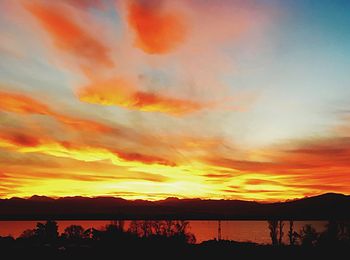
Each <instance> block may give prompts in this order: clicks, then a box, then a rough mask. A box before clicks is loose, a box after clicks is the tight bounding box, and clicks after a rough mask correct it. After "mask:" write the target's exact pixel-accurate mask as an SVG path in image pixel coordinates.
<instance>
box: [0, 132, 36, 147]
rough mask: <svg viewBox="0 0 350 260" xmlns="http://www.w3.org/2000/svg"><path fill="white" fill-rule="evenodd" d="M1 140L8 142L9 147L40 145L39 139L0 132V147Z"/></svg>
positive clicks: (20, 134) (15, 133)
mask: <svg viewBox="0 0 350 260" xmlns="http://www.w3.org/2000/svg"><path fill="white" fill-rule="evenodd" d="M1 140H2V141H3V142H4V141H5V142H8V144H10V145H14V146H19V147H37V146H39V145H40V144H41V141H40V139H39V138H37V137H35V136H30V135H26V134H22V133H17V132H14V133H7V132H3V131H2V132H0V145H1Z"/></svg>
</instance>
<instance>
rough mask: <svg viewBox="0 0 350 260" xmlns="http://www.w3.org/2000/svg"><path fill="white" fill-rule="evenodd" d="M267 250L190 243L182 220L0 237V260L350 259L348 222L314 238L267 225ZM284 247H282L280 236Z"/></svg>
mask: <svg viewBox="0 0 350 260" xmlns="http://www.w3.org/2000/svg"><path fill="white" fill-rule="evenodd" d="M267 224H268V225H267V227H268V229H269V231H270V236H271V243H272V245H260V244H255V243H249V242H246V243H242V242H235V241H228V240H209V241H205V242H202V243H201V244H196V243H195V242H196V238H195V236H194V235H193V234H192V233H190V232H189V231H188V230H189V229H188V227H189V222H188V221H183V220H164V221H158V220H154V221H150V220H145V221H136V220H135V221H132V222H131V224H130V227H129V228H128V229H126V228H125V226H124V221H121V220H117V221H112V222H111V224H109V225H106V226H105V227H103V228H102V229H94V228H88V229H84V228H83V227H82V226H79V225H71V226H69V227H67V228H66V229H65V230H64V232H63V233H62V234H59V233H58V224H57V222H56V221H46V222H38V223H37V225H36V228H35V229H28V230H24V231H23V233H22V234H21V235H20V236H19V237H18V238H16V239H15V238H13V237H0V253H1V254H0V256H1V259H350V222H349V221H334V220H332V221H329V222H328V224H327V225H326V230H325V231H324V232H322V233H317V232H316V230H315V229H314V228H313V227H312V226H311V225H305V226H304V227H303V228H302V230H300V231H299V232H297V231H295V230H294V225H293V221H289V228H288V229H287V227H288V225H286V224H287V222H286V221H282V220H269V221H267ZM284 235H286V236H287V237H288V239H289V245H285V244H283V243H282V241H283V236H284Z"/></svg>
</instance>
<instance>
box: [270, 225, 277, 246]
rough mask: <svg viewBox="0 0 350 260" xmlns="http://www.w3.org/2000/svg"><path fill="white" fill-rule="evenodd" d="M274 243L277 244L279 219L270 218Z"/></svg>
mask: <svg viewBox="0 0 350 260" xmlns="http://www.w3.org/2000/svg"><path fill="white" fill-rule="evenodd" d="M268 225H269V230H270V237H271V242H272V245H277V243H278V240H277V233H278V220H268Z"/></svg>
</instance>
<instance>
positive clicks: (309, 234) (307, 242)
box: [300, 224, 319, 246]
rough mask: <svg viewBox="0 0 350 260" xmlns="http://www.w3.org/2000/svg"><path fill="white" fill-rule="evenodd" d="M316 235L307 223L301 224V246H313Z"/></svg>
mask: <svg viewBox="0 0 350 260" xmlns="http://www.w3.org/2000/svg"><path fill="white" fill-rule="evenodd" d="M318 237H319V235H318V233H317V232H316V230H315V229H314V228H313V227H312V226H311V225H309V224H307V225H305V226H303V228H302V230H301V231H300V239H301V244H302V245H303V246H315V245H316V243H317V240H318Z"/></svg>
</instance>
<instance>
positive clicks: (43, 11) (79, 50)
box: [25, 3, 113, 67]
mask: <svg viewBox="0 0 350 260" xmlns="http://www.w3.org/2000/svg"><path fill="white" fill-rule="evenodd" d="M25 7H26V8H27V10H29V11H30V13H31V14H33V15H34V16H35V17H36V18H37V20H38V21H39V22H40V24H41V25H42V26H43V27H44V28H45V29H46V31H47V32H48V33H49V35H50V36H51V37H52V39H53V41H54V43H55V45H56V47H58V48H60V49H62V50H64V51H66V52H68V53H70V54H71V55H72V56H74V57H76V58H77V59H81V58H82V59H83V60H84V61H85V62H88V63H89V64H90V65H93V66H104V67H112V66H113V61H112V59H111V58H110V57H109V52H110V50H109V49H108V48H107V47H106V46H105V45H104V44H103V43H102V42H100V41H99V40H98V39H97V38H96V37H94V36H93V35H92V34H91V33H90V32H88V31H87V29H85V28H83V27H82V26H80V25H79V24H78V23H77V22H76V21H75V20H74V19H73V18H72V17H74V15H73V14H72V13H71V12H70V10H69V9H68V8H64V6H62V5H58V4H55V5H53V4H47V5H44V4H38V3H27V4H26V5H25Z"/></svg>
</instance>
